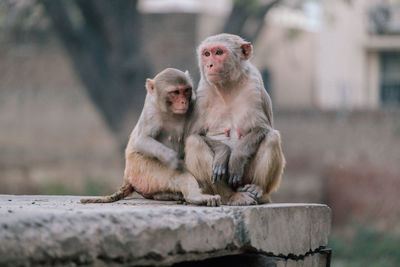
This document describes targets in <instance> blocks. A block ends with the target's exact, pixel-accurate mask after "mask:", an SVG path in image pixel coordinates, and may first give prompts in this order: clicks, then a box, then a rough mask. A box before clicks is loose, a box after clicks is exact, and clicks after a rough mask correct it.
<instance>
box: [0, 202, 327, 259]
mask: <svg viewBox="0 0 400 267" xmlns="http://www.w3.org/2000/svg"><path fill="white" fill-rule="evenodd" d="M80 198H81V197H79V196H14V195H0V266H16V265H48V264H51V265H58V264H60V265H63V264H64V263H69V262H70V263H74V264H95V265H113V264H115V265H118V264H119V265H130V266H134V265H171V264H174V263H179V262H183V261H193V260H203V259H208V258H213V257H220V256H226V255H236V254H242V253H246V252H251V253H262V254H265V255H269V256H280V257H287V256H288V255H291V256H292V257H293V256H301V255H306V253H309V252H310V251H316V250H318V249H319V248H320V247H325V246H326V245H327V243H328V236H329V232H330V225H331V223H330V222H331V211H330V209H329V207H327V206H326V205H321V204H267V205H258V206H245V207H230V206H221V207H216V208H213V207H198V206H189V205H180V204H178V203H176V202H173V201H171V202H167V201H164V202H161V201H152V200H144V199H125V200H121V201H118V202H115V203H108V204H86V205H83V204H80V203H78V201H79V199H80Z"/></svg>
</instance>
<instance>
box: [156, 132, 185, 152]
mask: <svg viewBox="0 0 400 267" xmlns="http://www.w3.org/2000/svg"><path fill="white" fill-rule="evenodd" d="M156 139H157V141H159V142H160V143H162V144H164V145H165V146H166V147H168V148H170V149H172V150H174V151H176V152H177V153H178V154H179V155H181V154H183V149H184V143H183V130H182V132H176V131H164V132H162V133H161V134H160V135H159V136H158V137H157V138H156Z"/></svg>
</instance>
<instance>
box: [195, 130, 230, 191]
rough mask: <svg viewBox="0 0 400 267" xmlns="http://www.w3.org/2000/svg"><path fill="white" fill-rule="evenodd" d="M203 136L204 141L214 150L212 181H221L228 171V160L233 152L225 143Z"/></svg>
mask: <svg viewBox="0 0 400 267" xmlns="http://www.w3.org/2000/svg"><path fill="white" fill-rule="evenodd" d="M201 138H203V140H204V142H206V144H207V145H208V146H209V147H210V148H211V150H212V151H213V152H214V159H213V170H212V177H211V182H212V183H213V184H214V183H217V182H219V181H221V179H222V178H223V177H224V176H225V174H226V173H227V169H228V161H229V156H230V154H231V149H230V147H229V146H227V145H225V144H224V143H222V142H220V141H216V140H212V139H211V138H209V137H206V136H204V135H201Z"/></svg>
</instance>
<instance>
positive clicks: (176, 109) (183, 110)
mask: <svg viewBox="0 0 400 267" xmlns="http://www.w3.org/2000/svg"><path fill="white" fill-rule="evenodd" d="M186 111H187V108H174V109H173V113H174V114H185V113H186Z"/></svg>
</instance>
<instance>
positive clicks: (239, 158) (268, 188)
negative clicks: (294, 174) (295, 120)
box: [185, 34, 285, 205]
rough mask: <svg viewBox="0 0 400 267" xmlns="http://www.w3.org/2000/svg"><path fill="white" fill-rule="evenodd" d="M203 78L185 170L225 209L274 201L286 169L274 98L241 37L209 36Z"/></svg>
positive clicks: (201, 51)
mask: <svg viewBox="0 0 400 267" xmlns="http://www.w3.org/2000/svg"><path fill="white" fill-rule="evenodd" d="M197 55H198V61H199V67H200V73H201V79H200V82H199V86H198V90H197V101H196V104H195V110H194V114H193V118H192V120H191V124H190V126H189V134H190V136H189V137H188V138H187V139H186V146H185V153H186V165H187V168H188V169H189V171H190V172H191V173H192V174H193V175H194V176H195V177H196V179H197V180H198V182H199V184H200V185H201V186H202V187H203V188H204V190H203V192H205V193H209V194H220V195H221V198H222V203H223V204H228V205H250V204H257V203H268V202H270V197H269V195H270V193H271V192H272V191H274V190H276V188H277V187H278V185H279V183H280V178H281V175H282V172H283V168H284V165H285V159H284V156H283V153H282V149H281V144H280V143H281V141H280V135H279V132H278V131H276V130H274V129H273V119H272V105H271V99H270V97H269V95H268V93H267V92H266V90H265V89H264V84H263V81H262V78H261V75H260V73H259V71H258V70H257V69H256V68H255V67H254V66H253V65H252V64H251V63H250V62H249V59H250V57H251V55H252V45H251V43H249V42H246V41H244V40H243V39H242V38H241V37H239V36H236V35H231V34H219V35H215V36H211V37H208V38H207V39H206V40H204V41H203V42H202V43H201V44H200V46H199V47H198V50H197Z"/></svg>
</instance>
